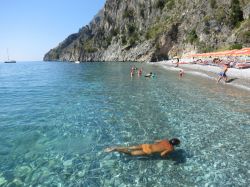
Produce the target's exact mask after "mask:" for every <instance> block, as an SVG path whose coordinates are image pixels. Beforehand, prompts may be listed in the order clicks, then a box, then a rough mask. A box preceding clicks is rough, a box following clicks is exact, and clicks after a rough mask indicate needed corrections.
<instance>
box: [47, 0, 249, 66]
mask: <svg viewBox="0 0 250 187" xmlns="http://www.w3.org/2000/svg"><path fill="white" fill-rule="evenodd" d="M249 16H250V1H249V0H192V1H191V0H147V1H145V0H136V1H135V0H107V1H106V3H105V6H104V8H103V9H102V10H101V11H100V12H99V13H98V14H97V15H96V16H95V17H94V19H93V20H92V21H91V23H90V24H89V25H87V26H85V27H83V28H82V29H80V30H79V32H78V33H76V34H72V35H70V36H69V37H68V38H67V39H65V40H64V41H63V42H62V43H60V44H59V46H58V47H56V48H54V49H51V50H50V51H49V52H48V53H47V54H46V55H45V56H44V60H45V61H48V60H59V61H76V60H79V61H157V60H162V59H167V58H169V57H172V56H175V55H182V54H187V53H193V52H207V51H212V50H218V49H228V48H240V47H246V46H247V47H249V45H250V18H249Z"/></svg>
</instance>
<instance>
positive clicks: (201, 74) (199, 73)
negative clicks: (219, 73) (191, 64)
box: [188, 71, 214, 79]
mask: <svg viewBox="0 0 250 187" xmlns="http://www.w3.org/2000/svg"><path fill="white" fill-rule="evenodd" d="M188 73H190V74H192V75H198V76H201V77H205V78H208V79H214V77H212V76H209V75H208V74H206V73H201V72H197V71H188Z"/></svg>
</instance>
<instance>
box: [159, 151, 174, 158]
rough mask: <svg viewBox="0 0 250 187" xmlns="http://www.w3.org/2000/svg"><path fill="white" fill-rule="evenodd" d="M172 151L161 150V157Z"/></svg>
mask: <svg viewBox="0 0 250 187" xmlns="http://www.w3.org/2000/svg"><path fill="white" fill-rule="evenodd" d="M170 152H172V151H170V150H166V151H163V152H161V157H165V156H167V154H168V153H170Z"/></svg>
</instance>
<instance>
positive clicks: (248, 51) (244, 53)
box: [232, 48, 250, 56]
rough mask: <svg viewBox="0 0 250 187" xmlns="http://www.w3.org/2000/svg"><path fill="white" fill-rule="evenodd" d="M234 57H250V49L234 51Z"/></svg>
mask: <svg viewBox="0 0 250 187" xmlns="http://www.w3.org/2000/svg"><path fill="white" fill-rule="evenodd" d="M232 55H233V56H250V48H243V49H241V50H237V51H234V52H233V53H232Z"/></svg>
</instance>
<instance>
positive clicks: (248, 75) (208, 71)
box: [149, 60, 250, 91]
mask: <svg viewBox="0 0 250 187" xmlns="http://www.w3.org/2000/svg"><path fill="white" fill-rule="evenodd" d="M149 64H153V65H158V66H161V67H163V68H164V69H167V70H171V71H176V72H179V71H180V70H181V69H182V70H184V73H185V74H193V75H197V76H202V77H204V78H207V79H211V80H213V81H215V82H216V80H217V79H218V73H219V72H221V71H222V67H219V66H212V65H200V64H179V67H175V66H176V64H174V63H173V62H172V61H171V60H169V61H160V62H149ZM227 76H228V82H227V83H226V84H227V85H230V86H234V87H237V88H239V89H244V90H248V91H250V68H249V69H236V68H229V69H228V71H227ZM223 82H224V81H223V80H221V82H220V83H223Z"/></svg>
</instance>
